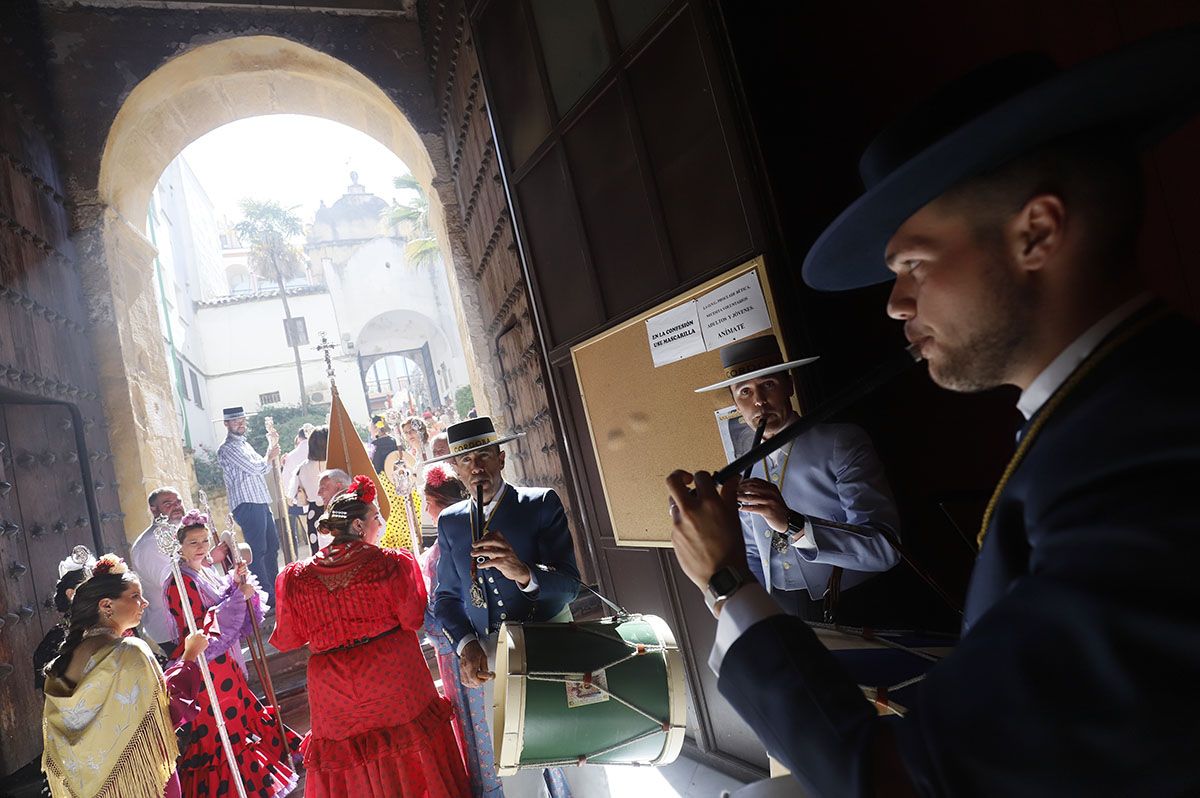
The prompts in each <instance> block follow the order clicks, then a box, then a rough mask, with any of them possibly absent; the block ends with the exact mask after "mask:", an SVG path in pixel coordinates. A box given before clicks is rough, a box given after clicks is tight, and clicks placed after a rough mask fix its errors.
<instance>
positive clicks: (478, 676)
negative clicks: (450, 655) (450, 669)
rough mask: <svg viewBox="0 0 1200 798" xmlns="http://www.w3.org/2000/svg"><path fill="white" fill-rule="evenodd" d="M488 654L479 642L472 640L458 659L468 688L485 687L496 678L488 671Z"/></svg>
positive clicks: (464, 682)
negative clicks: (486, 683) (485, 684)
mask: <svg viewBox="0 0 1200 798" xmlns="http://www.w3.org/2000/svg"><path fill="white" fill-rule="evenodd" d="M487 667H488V661H487V654H486V653H485V652H484V650H483V646H481V645H479V641H478V640H472V641H471V642H470V643H467V645H466V646H464V647H463V651H462V655H461V656H460V657H459V658H458V670H459V674H460V675H461V676H462V681H463V684H465V685H466V686H467V687H483V685H484V683H485V682H487V681H489V680H491V679H493V678H495V676H496V674H494V673H492V672H491V671H489V670H488V669H487Z"/></svg>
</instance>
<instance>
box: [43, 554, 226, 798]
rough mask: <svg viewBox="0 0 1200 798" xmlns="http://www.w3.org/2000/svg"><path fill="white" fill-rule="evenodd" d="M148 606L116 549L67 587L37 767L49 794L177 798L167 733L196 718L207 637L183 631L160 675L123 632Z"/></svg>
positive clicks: (173, 750)
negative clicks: (180, 648)
mask: <svg viewBox="0 0 1200 798" xmlns="http://www.w3.org/2000/svg"><path fill="white" fill-rule="evenodd" d="M148 606H149V602H147V601H146V600H145V599H144V598H143V597H142V585H141V582H139V581H138V578H137V575H136V574H134V573H133V572H131V571H130V570H129V568H128V566H126V565H125V562H124V561H123V560H122V559H121V558H120V557H117V556H116V555H115V554H106V555H104V556H103V557H101V558H100V559H99V561H97V563H96V565H95V567H94V568H93V569H92V575H91V576H90V577H88V578H87V579H85V580H84V581H83V582H82V583H81V584H80V585H79V587H78V588H77V589H76V590H75V596H74V597H73V598H72V599H71V610H70V616H69V617H70V626H69V628H68V630H67V636H66V639H65V640H64V641H63V644H62V648H61V649H59V655H58V658H57V659H55V660H54V661H53V662H51V663H50V664H49V665H48V666H46V709H45V722H44V723H43V724H42V732H43V735H44V738H45V739H44V743H45V750H44V752H43V753H42V769H43V770H44V771H45V772H46V778H47V780H48V781H49V783H50V793H51V795H53V796H54V798H163V797H164V796H165V798H179V779H178V777H177V776H176V775H175V760H176V758H177V757H178V756H179V749H178V748H177V747H176V743H175V731H174V729H175V727H176V726H180V725H182V724H183V723H184V722H185V721H187V720H189V719H190V716H191V715H193V714H194V708H193V707H192V706H191V702H192V700H193V699H194V698H195V696H196V694H197V693H198V692H199V691H200V690H201V689H202V677H201V675H200V669H199V667H198V666H197V665H196V659H197V657H199V656H200V655H201V653H202V652H203V651H204V649H205V647H206V646H207V645H208V638H207V637H205V635H204V633H203V632H195V633H193V634H191V635H189V636H188V638H187V640H186V642H185V644H184V652H183V658H182V660H181V661H180V663H179V664H178V665H176V666H174V667H173V668H171V669H170V670H169V671H167V673H166V674H165V675H164V674H163V672H162V670H161V669H160V668H159V666H158V662H157V661H156V660H155V659H154V657H153V655H152V654H151V653H150V648H149V647H148V646H147V645H146V644H145V643H144V642H142V641H141V640H140V639H138V638H137V637H126V636H125V633H126V632H128V631H129V630H130V629H132V628H134V627H135V626H137V625H138V623H139V622H140V621H141V618H142V612H143V611H144V610H145V609H146V607H148Z"/></svg>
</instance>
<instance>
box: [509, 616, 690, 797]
mask: <svg viewBox="0 0 1200 798" xmlns="http://www.w3.org/2000/svg"><path fill="white" fill-rule="evenodd" d="M493 711H494V712H495V713H496V715H495V734H496V737H497V740H496V762H497V765H498V769H499V773H500V775H502V776H510V775H512V774H513V773H515V772H517V771H518V770H519V769H521V768H543V767H556V766H563V765H583V764H587V763H593V764H604V765H665V764H667V763H670V762H674V761H675V758H676V757H677V756H679V751H680V749H681V748H682V747H683V737H684V725H685V723H686V720H687V699H686V695H685V693H684V681H683V658H682V657H681V656H680V653H679V648H678V647H677V646H676V645H675V636H674V635H672V634H671V630H670V629H669V628H668V627H667V625H666V623H664V622H663V620H662V619H661V618H657V617H655V616H653V615H626V616H617V617H612V618H603V619H601V620H598V621H578V622H575V621H573V622H571V623H526V624H518V623H506V624H504V625H503V626H501V627H500V636H499V639H498V641H497V646H496V691H495V700H494V706H493Z"/></svg>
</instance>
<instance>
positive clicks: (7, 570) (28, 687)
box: [0, 412, 42, 773]
mask: <svg viewBox="0 0 1200 798" xmlns="http://www.w3.org/2000/svg"><path fill="white" fill-rule="evenodd" d="M4 416H5V414H4V413H3V412H0V442H3V443H4V444H5V448H4V451H3V452H2V453H0V481H4V482H7V483H9V484H10V485H12V487H11V488H10V489H9V490H8V493H7V495H0V523H7V524H16V525H17V526H18V529H17V530H15V531H14V530H12V529H11V528H10V529H9V533H8V534H0V580H3V583H4V589H3V590H0V620H3V622H4V623H3V626H0V667H3V668H4V670H5V671H7V670H8V668H7V667H4V666H11V667H12V671H11V672H10V673H9V674H8V675H7V676H3V677H0V773H10V772H12V771H13V770H15V769H16V768H18V767H21V766H22V765H24V764H25V763H26V762H29V761H31V760H33V759H34V758H35V757H36V756H37V755H38V753H39V752H40V751H41V740H40V739H39V736H38V735H37V734H33V733H31V730H33V729H37V728H38V723H37V719H38V718H39V717H40V715H41V711H42V701H41V695H40V694H38V693H36V691H35V690H34V686H33V650H34V649H35V648H36V647H37V644H38V643H39V642H41V639H42V624H41V621H40V620H39V618H38V616H37V614H36V613H35V614H33V615H28V617H23V616H24V615H27V614H28V612H29V610H28V609H26V610H25V613H22V612H21V610H22V608H23V607H24V608H33V607H36V606H37V590H36V588H35V586H34V581H33V567H32V565H31V562H30V556H29V549H28V546H27V540H28V538H27V534H26V531H25V529H24V524H23V520H22V517H21V509H20V498H21V497H20V490H19V488H18V487H17V486H16V485H15V484H14V483H15V477H14V475H13V456H12V454H13V449H12V446H11V441H10V438H9V435H8V425H7V424H6V423H5V419H4ZM22 568H24V569H26V570H25V571H24V572H23V573H18V571H19V570H20V569H22Z"/></svg>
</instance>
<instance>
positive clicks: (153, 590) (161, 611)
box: [129, 526, 176, 643]
mask: <svg viewBox="0 0 1200 798" xmlns="http://www.w3.org/2000/svg"><path fill="white" fill-rule="evenodd" d="M129 556H130V559H132V560H133V571H134V573H136V574H137V575H138V578H139V579H140V580H141V582H142V596H143V597H144V598H145V599H146V601H148V602H150V606H148V607H146V609H145V611H144V612H143V613H142V628H144V629H145V630H146V634H148V635H150V637H151V639H152V640H154V642H155V643H166V642H168V641H171V640H174V639H175V637H176V632H175V621H174V620H172V619H171V613H170V611H169V610H168V609H167V602H166V599H164V598H163V586H164V585H165V584H166V582H167V579H168V578H169V577H170V576H171V559H170V558H169V557H167V555H165V554H163V553H162V549H160V548H159V547H158V540H157V539H156V538H155V537H154V527H153V526H150V527H149V528H148V529H147V530H146V531H145V532H143V533H142V534H140V535H138V537H137V540H135V541H133V545H132V546H131V547H130V549H129Z"/></svg>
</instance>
